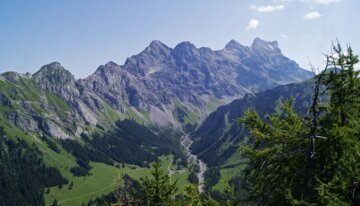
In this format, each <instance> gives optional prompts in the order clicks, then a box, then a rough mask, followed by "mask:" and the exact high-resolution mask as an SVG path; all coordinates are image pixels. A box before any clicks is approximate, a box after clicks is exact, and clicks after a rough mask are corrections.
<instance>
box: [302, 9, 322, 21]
mask: <svg viewBox="0 0 360 206" xmlns="http://www.w3.org/2000/svg"><path fill="white" fill-rule="evenodd" d="M321 16H322V15H321V14H320V12H318V11H313V12H310V13H308V14H305V16H304V19H305V20H312V19H316V18H319V17H321Z"/></svg>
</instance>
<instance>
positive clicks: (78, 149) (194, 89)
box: [0, 38, 312, 205]
mask: <svg viewBox="0 0 360 206" xmlns="http://www.w3.org/2000/svg"><path fill="white" fill-rule="evenodd" d="M311 76H312V74H311V72H309V71H307V70H304V69H302V68H300V67H299V65H298V64H297V63H296V62H294V61H293V60H290V59H289V58H287V57H285V56H284V55H283V54H282V52H281V50H280V49H279V47H278V43H277V42H276V41H274V42H268V41H264V40H261V39H259V38H256V39H255V40H254V41H253V43H252V45H251V46H249V47H248V46H243V45H241V44H239V43H238V42H236V41H234V40H232V41H230V42H229V43H228V44H227V45H226V46H225V48H223V49H221V50H216V51H214V50H211V49H210V48H205V47H202V48H197V47H195V46H194V45H193V44H191V43H190V42H182V43H180V44H178V45H176V46H175V47H174V48H170V47H168V46H166V45H165V44H163V43H162V42H160V41H153V42H151V43H150V45H149V46H148V47H147V48H145V50H144V51H142V52H141V53H139V54H137V55H134V56H131V57H129V58H128V59H127V60H126V62H125V64H124V65H118V64H116V63H114V62H109V63H107V64H105V65H101V66H99V67H98V68H97V70H96V71H95V72H94V73H93V74H91V75H90V76H88V77H87V78H84V79H76V78H75V77H74V76H73V75H72V74H71V73H70V72H69V71H68V70H66V69H65V68H64V67H62V66H61V64H60V63H58V62H53V63H50V64H48V65H44V66H43V67H41V68H40V70H39V71H37V72H36V73H34V74H29V73H27V74H19V73H16V72H6V73H3V74H1V75H0V128H1V131H2V134H3V135H2V138H3V139H2V140H1V141H2V142H4V144H3V147H4V148H5V150H6V151H7V150H9V151H11V149H12V148H13V146H14V144H15V143H13V141H14V142H20V143H21V145H23V144H25V143H27V144H29V145H30V144H32V145H33V146H31V147H29V148H30V149H29V148H28V147H25V146H24V148H26V149H27V150H31V148H33V147H36V148H39V150H37V151H36V155H37V156H36V158H34V159H35V160H34V161H40V162H41V161H42V162H43V163H41V166H39V168H40V169H38V170H39V171H45V172H43V173H45V174H46V175H48V176H49V175H53V176H56V179H57V180H58V182H60V183H59V184H60V185H62V184H66V183H67V180H66V179H65V178H68V177H73V176H86V175H90V173H89V171H90V170H91V162H101V163H104V164H106V165H117V166H118V165H119V163H127V164H133V165H138V166H141V167H146V166H147V165H148V163H149V162H152V161H154V160H156V158H157V157H159V156H161V155H169V154H172V155H173V157H174V158H175V160H179V161H177V164H178V165H185V164H186V163H185V161H184V160H185V156H184V153H183V151H182V148H181V145H180V142H179V139H180V136H181V135H182V134H183V133H184V132H191V131H194V130H195V128H197V127H198V126H199V124H201V123H202V122H203V124H202V125H201V126H200V127H199V128H198V129H197V130H196V131H195V132H194V133H192V139H193V140H194V145H193V147H192V149H193V151H194V152H195V153H196V154H199V155H200V157H201V158H202V159H204V160H205V161H206V163H208V164H209V165H213V164H214V165H215V161H219V162H218V163H219V164H220V163H221V162H223V161H224V160H226V159H227V158H228V157H229V156H230V155H231V154H232V153H233V152H234V148H233V146H232V144H236V143H238V142H239V141H240V140H241V138H237V137H239V135H240V134H241V132H240V131H241V128H239V127H238V126H236V125H233V124H232V122H231V121H232V120H233V119H234V118H235V117H238V116H239V115H241V114H242V113H243V111H244V109H245V108H247V107H255V108H257V109H258V110H259V111H260V112H261V111H263V112H264V114H265V113H268V112H271V111H273V110H274V108H276V105H277V103H278V102H279V101H280V100H281V99H282V97H283V98H288V97H290V96H294V97H295V99H296V100H297V101H296V102H299V108H300V109H301V108H305V107H302V106H304V105H306V102H307V100H308V96H306V94H303V92H304V90H308V89H306V88H307V85H308V84H307V83H306V82H305V83H301V84H290V83H295V82H302V81H303V80H306V79H309V78H310V77H311ZM285 84H290V85H287V86H280V87H279V85H285ZM275 87H276V88H275ZM274 88H275V89H274ZM310 90H311V89H310ZM258 92H260V93H258ZM254 93H258V94H256V95H253V94H254ZM242 97H244V98H243V99H240V100H235V99H239V98H242ZM233 100H235V101H233ZM232 101H233V102H232ZM230 102H232V103H230ZM228 103H230V104H229V105H226V106H221V105H224V104H228ZM219 106H221V107H219ZM218 107H219V108H218ZM217 108H218V109H217ZM216 109H217V111H216V112H214V113H212V114H211V115H210V116H209V117H208V118H207V116H208V115H209V114H210V113H211V112H213V111H215V110H216ZM229 128H230V129H229ZM238 132H240V133H238ZM7 143H9V145H6V144H7ZM10 143H11V144H10ZM220 150H221V151H220ZM38 156H39V157H38ZM40 156H41V157H42V159H41V158H40ZM5 157H7V158H8V155H7V156H6V155H5V156H1V158H2V159H4V158H5ZM210 157H212V158H210ZM59 159H60V160H59ZM61 159H63V160H65V159H66V161H61ZM6 161H8V162H11V161H10V160H6ZM24 161H25V160H24ZM25 162H26V161H25ZM45 165H46V166H49V167H46V166H45ZM22 167H23V166H21V167H20V166H19V167H14V171H15V170H16V169H19V168H22ZM0 169H1V168H0ZM3 169H4V168H3ZM56 169H58V170H59V171H60V172H61V174H62V175H64V176H65V178H64V177H62V176H61V174H60V173H59V172H57V170H56ZM15 173H19V174H23V173H21V171H15ZM33 173H34V174H33ZM33 173H31V175H33V176H36V177H37V179H36V180H39V181H37V183H36V184H37V185H36V188H39V191H40V192H38V193H36V194H35V193H34V195H35V196H36V197H30V198H35V199H34V201H35V200H36V201H35V202H37V203H39V204H40V205H41V204H42V203H43V202H44V199H43V197H39V196H38V195H39V194H40V196H41V192H42V191H44V187H45V186H54V185H56V184H57V182H54V183H53V182H51V183H48V180H47V179H46V178H47V177H41V174H39V173H37V172H36V169H34V172H33ZM48 173H50V174H48ZM25 175H26V174H25ZM44 178H45V179H46V181H45V180H43V179H44ZM20 181H21V180H19V181H15V182H20ZM16 186H19V187H20V190H21V185H16ZM20 190H19V191H20ZM7 192H9V191H3V193H4V194H7ZM18 195H20V196H21V194H18ZM24 201H25V200H24ZM19 205H22V203H21V202H19Z"/></svg>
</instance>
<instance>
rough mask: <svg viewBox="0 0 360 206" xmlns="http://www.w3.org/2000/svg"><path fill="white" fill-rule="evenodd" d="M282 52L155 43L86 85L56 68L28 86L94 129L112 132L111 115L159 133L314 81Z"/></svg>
mask: <svg viewBox="0 0 360 206" xmlns="http://www.w3.org/2000/svg"><path fill="white" fill-rule="evenodd" d="M271 47H272V48H271ZM277 49H278V43H277V42H267V41H264V40H261V39H258V38H257V39H255V40H254V42H253V44H252V45H251V46H250V47H249V46H243V45H241V44H240V43H238V42H237V41H235V40H231V41H230V42H229V43H228V44H226V46H225V48H224V49H222V50H216V51H215V50H211V49H209V48H197V47H196V46H195V45H194V44H192V43H190V42H187V41H185V42H181V43H179V44H178V45H176V46H175V47H174V48H170V47H169V46H167V45H165V44H164V43H162V42H161V41H157V40H155V41H152V42H151V43H150V45H149V46H148V47H146V48H145V49H144V50H143V51H142V52H140V53H139V54H137V55H133V56H131V57H129V58H128V59H127V60H126V62H125V64H124V65H119V64H117V63H115V62H112V61H110V62H108V63H106V64H104V65H101V66H99V67H98V68H97V70H96V71H95V72H94V73H93V74H91V75H90V76H88V77H87V78H84V79H79V80H76V79H75V78H74V76H73V75H72V74H71V73H70V72H69V71H67V70H66V69H65V68H63V67H62V66H61V64H60V63H57V62H53V63H50V64H48V65H45V66H43V67H42V68H41V69H40V70H39V71H38V72H36V73H35V74H33V75H32V76H31V77H29V78H32V79H33V80H34V81H35V82H36V84H38V85H39V87H40V88H41V89H42V90H44V91H46V92H50V93H54V94H56V95H57V96H59V97H60V98H61V99H62V100H64V101H66V102H67V103H68V104H70V105H71V107H72V109H73V111H76V113H77V117H78V118H83V119H84V122H86V123H87V124H88V123H90V124H91V125H95V124H101V125H103V126H104V125H105V126H106V125H109V124H111V122H110V121H109V120H107V118H108V116H107V115H104V114H103V112H104V111H108V110H109V109H111V110H112V111H113V112H115V113H117V115H119V116H123V115H126V114H129V113H135V114H136V115H137V116H139V118H140V119H142V121H143V122H149V123H151V124H156V125H159V126H165V125H173V126H185V125H187V126H189V125H195V124H197V123H198V122H199V121H201V120H202V119H204V118H205V117H206V116H207V115H208V114H209V112H211V111H213V110H214V109H215V108H217V107H218V106H219V105H222V104H224V103H228V102H230V101H231V100H233V99H236V98H239V97H242V96H243V95H245V94H246V93H251V92H256V91H261V90H266V89H270V88H273V87H275V86H277V85H280V84H286V83H291V82H297V81H301V80H304V79H307V78H308V77H310V76H311V73H310V72H308V71H306V70H303V69H302V68H300V67H299V65H297V64H296V62H294V61H292V60H290V59H288V58H287V57H285V56H284V55H283V54H282V53H281V52H279V51H277ZM145 114H146V115H145ZM84 124H85V123H84Z"/></svg>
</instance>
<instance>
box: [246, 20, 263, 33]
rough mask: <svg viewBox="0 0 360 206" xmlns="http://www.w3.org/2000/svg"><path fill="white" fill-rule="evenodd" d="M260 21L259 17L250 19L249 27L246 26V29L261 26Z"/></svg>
mask: <svg viewBox="0 0 360 206" xmlns="http://www.w3.org/2000/svg"><path fill="white" fill-rule="evenodd" d="M259 24H260V22H259V20H257V19H251V20H250V21H249V24H248V25H247V27H245V30H246V31H249V30H252V29H256V28H257V27H258V26H259Z"/></svg>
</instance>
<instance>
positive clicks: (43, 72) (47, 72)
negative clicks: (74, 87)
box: [33, 62, 75, 84]
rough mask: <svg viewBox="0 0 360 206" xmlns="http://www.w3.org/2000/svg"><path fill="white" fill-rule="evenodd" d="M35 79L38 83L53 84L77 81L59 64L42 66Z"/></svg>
mask: <svg viewBox="0 0 360 206" xmlns="http://www.w3.org/2000/svg"><path fill="white" fill-rule="evenodd" d="M33 77H34V79H35V80H36V81H37V82H43V81H47V82H49V83H53V84H66V83H68V82H73V81H75V77H74V76H73V75H72V74H71V73H70V72H69V71H68V70H66V69H65V68H64V67H63V66H62V65H61V64H60V63H58V62H52V63H50V64H47V65H44V66H42V67H41V68H40V70H39V71H37V72H36V73H35V74H34V75H33Z"/></svg>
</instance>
